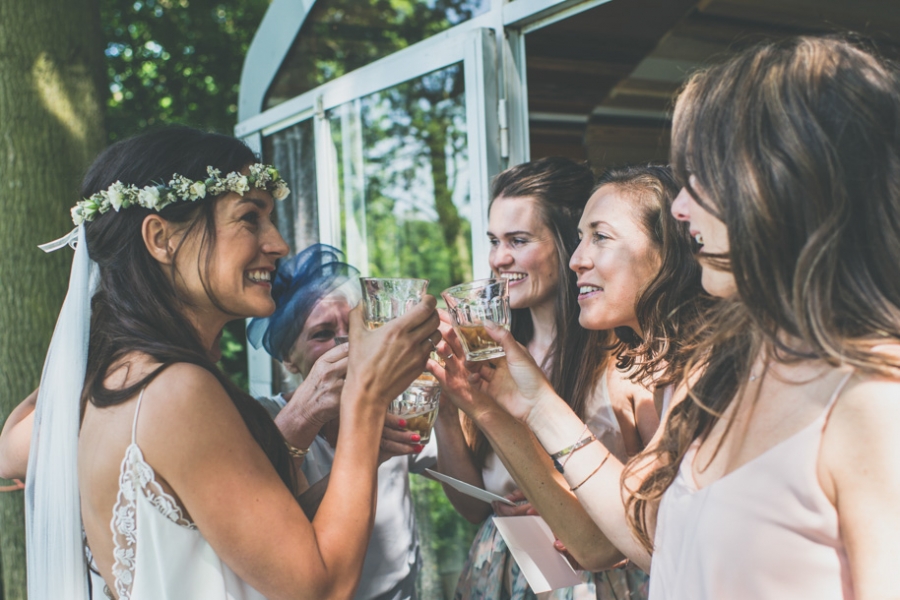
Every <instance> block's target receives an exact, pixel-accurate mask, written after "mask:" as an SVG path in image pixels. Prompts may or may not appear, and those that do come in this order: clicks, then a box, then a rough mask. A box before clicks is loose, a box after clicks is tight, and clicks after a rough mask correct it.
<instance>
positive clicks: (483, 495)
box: [425, 469, 516, 506]
mask: <svg viewBox="0 0 900 600" xmlns="http://www.w3.org/2000/svg"><path fill="white" fill-rule="evenodd" d="M425 472H426V473H428V474H429V475H431V476H432V477H434V478H435V479H437V480H438V481H443V482H444V483H446V484H447V485H449V486H450V487H452V488H453V489H455V490H457V491H459V492H462V493H463V494H465V495H467V496H472V497H473V498H477V499H479V500H481V501H482V502H502V503H504V504H509V505H510V506H515V505H516V503H515V502H511V501H509V500H507V499H506V498H504V497H503V496H498V495H497V494H492V493H491V492H489V491H487V490H483V489H481V488H480V487H476V486H474V485H469V484H468V483H466V482H465V481H460V480H459V479H455V478H453V477H450V476H449V475H444V474H443V473H438V472H437V471H432V470H431V469H425Z"/></svg>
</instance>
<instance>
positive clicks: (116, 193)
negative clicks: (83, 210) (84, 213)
mask: <svg viewBox="0 0 900 600" xmlns="http://www.w3.org/2000/svg"><path fill="white" fill-rule="evenodd" d="M106 199H107V200H108V201H109V205H110V206H112V207H113V209H114V210H115V211H116V212H119V209H121V208H122V204H123V203H124V202H125V186H124V185H123V184H122V182H121V181H117V182H115V183H114V184H112V185H111V186H109V188H108V189H107V190H106ZM104 212H105V211H104Z"/></svg>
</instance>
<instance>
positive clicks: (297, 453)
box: [284, 440, 309, 458]
mask: <svg viewBox="0 0 900 600" xmlns="http://www.w3.org/2000/svg"><path fill="white" fill-rule="evenodd" d="M284 445H285V446H287V451H288V454H290V455H291V456H293V457H294V458H303V457H304V456H306V455H307V454H308V453H309V448H307V449H306V450H301V449H300V448H296V447H294V446H291V444H290V442H288V441H287V440H284Z"/></svg>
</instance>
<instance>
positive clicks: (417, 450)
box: [415, 444, 425, 452]
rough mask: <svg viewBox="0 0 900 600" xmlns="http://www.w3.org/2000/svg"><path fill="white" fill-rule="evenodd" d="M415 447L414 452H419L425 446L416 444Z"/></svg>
mask: <svg viewBox="0 0 900 600" xmlns="http://www.w3.org/2000/svg"><path fill="white" fill-rule="evenodd" d="M415 448H416V452H421V451H422V450H423V449H424V448H425V446H423V445H422V444H416V446H415Z"/></svg>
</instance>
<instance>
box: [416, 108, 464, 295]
mask: <svg viewBox="0 0 900 600" xmlns="http://www.w3.org/2000/svg"><path fill="white" fill-rule="evenodd" d="M433 105H434V103H432V106H433ZM446 127H447V124H446V123H445V122H444V121H443V120H442V119H435V120H433V121H431V122H429V123H428V135H427V136H426V137H425V143H426V144H428V150H429V158H430V160H431V180H432V182H433V184H434V208H435V210H436V211H437V214H438V220H439V221H440V224H441V229H442V230H443V233H444V243H445V244H446V245H447V248H448V250H449V251H450V282H451V284H452V285H456V284H458V283H463V282H464V281H470V280H471V279H472V260H471V256H469V242H468V240H466V239H465V238H464V237H463V233H462V219H461V218H460V216H459V210H457V208H456V205H455V204H453V190H451V189H450V184H449V181H448V180H447V154H446V152H447V149H446V146H447V133H446V131H445V128H446Z"/></svg>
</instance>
